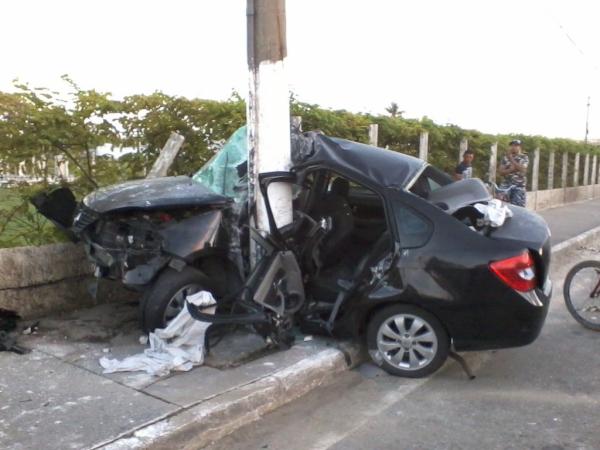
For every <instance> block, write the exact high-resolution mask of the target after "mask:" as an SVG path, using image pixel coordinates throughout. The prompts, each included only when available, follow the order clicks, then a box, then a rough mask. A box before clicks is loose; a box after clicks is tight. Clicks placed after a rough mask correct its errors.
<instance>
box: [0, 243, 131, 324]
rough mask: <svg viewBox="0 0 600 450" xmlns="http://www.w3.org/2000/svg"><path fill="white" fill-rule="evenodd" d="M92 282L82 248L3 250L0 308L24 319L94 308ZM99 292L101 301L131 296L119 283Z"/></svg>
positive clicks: (0, 252) (57, 246) (0, 253)
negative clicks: (87, 307) (91, 290)
mask: <svg viewBox="0 0 600 450" xmlns="http://www.w3.org/2000/svg"><path fill="white" fill-rule="evenodd" d="M93 282H95V280H94V278H93V277H92V266H91V264H90V263H89V262H88V261H87V258H86V256H85V252H84V251H83V248H82V247H81V246H80V245H75V244H71V243H68V244H52V245H43V246H40V247H17V248H8V249H0V308H5V309H10V310H13V311H16V312H17V313H19V315H21V317H23V318H25V319H30V318H36V317H41V316H44V315H47V314H49V313H54V312H58V311H68V310H72V309H76V308H80V307H82V306H91V305H93V304H95V303H96V300H95V299H94V298H93V297H92V296H91V295H90V294H89V291H88V286H89V285H90V283H93ZM100 290H101V292H99V295H98V298H100V299H102V301H111V300H115V299H117V298H122V297H123V296H126V297H127V296H128V295H129V294H127V293H126V292H124V291H123V290H122V289H121V288H119V287H118V286H117V283H110V282H108V283H103V284H102V285H101V286H100Z"/></svg>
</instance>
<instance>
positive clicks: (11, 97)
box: [0, 76, 598, 246]
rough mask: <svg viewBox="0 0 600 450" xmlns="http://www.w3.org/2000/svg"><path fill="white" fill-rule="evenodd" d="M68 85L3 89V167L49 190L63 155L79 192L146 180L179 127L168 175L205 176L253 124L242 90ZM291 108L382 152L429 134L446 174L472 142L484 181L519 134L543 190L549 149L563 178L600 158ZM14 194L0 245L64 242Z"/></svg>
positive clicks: (579, 149) (310, 124)
mask: <svg viewBox="0 0 600 450" xmlns="http://www.w3.org/2000/svg"><path fill="white" fill-rule="evenodd" d="M63 80H64V83H65V87H66V89H65V92H64V93H58V92H54V91H51V90H49V89H46V88H43V87H31V86H29V85H28V84H26V83H19V82H16V83H15V90H14V92H11V93H7V92H0V165H1V166H3V167H5V169H6V167H8V168H9V169H10V170H12V171H15V167H16V165H18V164H19V163H20V162H21V161H28V164H29V165H28V171H29V172H30V173H31V172H33V173H34V174H35V175H37V176H39V177H41V178H42V179H43V180H44V183H43V186H42V188H44V187H45V186H46V185H47V184H48V182H50V181H51V180H52V174H53V172H54V161H55V157H57V156H58V157H60V158H64V159H66V160H68V161H70V167H71V169H72V170H71V171H72V173H73V174H74V175H75V179H76V181H75V182H73V183H71V185H72V188H73V189H74V191H75V192H76V193H77V194H78V195H79V196H82V195H83V194H85V193H87V192H89V191H90V190H92V189H94V188H95V187H96V186H103V185H109V184H113V183H116V182H119V181H124V180H128V179H133V178H142V177H144V176H145V175H146V173H147V172H148V170H149V168H150V167H151V166H152V164H153V162H154V160H155V158H156V157H157V156H158V154H159V152H160V149H161V148H162V147H163V145H164V144H165V142H166V141H167V139H168V137H169V135H170V133H171V132H173V131H176V132H178V133H179V134H182V135H183V136H184V137H185V141H184V144H183V147H182V148H181V150H180V152H179V154H178V156H177V158H176V160H175V162H174V164H173V166H172V167H171V171H170V174H172V175H178V174H189V173H191V172H194V171H196V170H198V169H199V168H200V167H201V166H202V164H204V163H205V162H206V161H207V160H208V159H209V158H210V157H211V156H212V155H213V154H214V153H215V151H216V150H217V149H218V148H220V146H221V145H222V143H223V142H224V141H225V140H226V139H227V138H228V137H229V136H230V135H231V134H232V133H233V132H234V131H235V130H236V129H237V128H239V127H240V126H242V125H243V124H244V123H245V121H246V106H245V103H244V100H243V99H242V98H241V97H240V96H239V95H238V94H236V93H235V92H234V93H233V94H232V95H231V97H230V98H229V99H228V100H225V101H214V100H202V99H188V98H185V97H179V96H170V95H167V94H164V93H162V92H154V93H152V94H149V95H141V94H140V95H131V96H127V97H125V98H123V99H115V98H113V96H112V95H111V94H110V93H107V92H98V91H96V90H93V89H90V90H86V89H82V88H80V87H79V86H78V85H77V84H76V83H75V82H74V81H73V80H71V79H70V78H69V77H68V76H63ZM290 106H291V113H292V115H296V116H301V117H302V126H303V129H304V130H321V131H322V132H324V133H325V134H328V135H332V136H337V137H341V138H345V139H350V140H354V141H358V142H365V143H366V142H368V130H369V125H370V124H373V123H376V124H378V125H379V146H381V147H386V148H389V149H391V150H394V151H399V152H403V153H407V154H410V155H413V156H416V155H417V153H418V146H419V135H420V134H421V132H423V131H428V132H429V162H431V163H432V164H434V165H436V166H438V167H439V168H441V169H443V170H446V171H451V170H452V169H453V168H454V166H455V165H456V164H457V162H458V148H459V143H460V141H461V139H463V138H466V139H468V141H469V148H470V149H471V150H473V151H474V153H475V161H474V166H475V173H476V175H477V176H479V177H482V178H483V177H485V176H486V175H487V170H488V164H489V155H490V146H491V145H492V144H493V143H495V142H497V143H498V153H499V155H498V157H501V156H502V154H503V153H504V152H505V149H506V148H507V147H508V143H509V141H510V140H511V139H515V138H518V139H521V140H522V141H523V144H524V145H523V146H524V148H525V150H526V151H528V152H530V153H532V152H533V150H534V149H535V148H538V147H539V148H540V149H541V153H542V158H541V163H540V183H541V187H544V186H545V185H544V183H545V180H546V173H547V169H548V164H549V156H548V155H549V153H550V152H555V153H556V158H555V174H559V173H560V164H561V161H562V159H561V157H559V155H560V154H562V153H569V154H573V153H582V154H586V153H594V154H597V153H598V148H597V147H593V146H590V145H585V144H583V143H581V142H576V141H573V140H569V139H550V138H546V137H543V136H524V135H491V134H485V133H481V132H479V131H476V130H466V129H463V128H460V127H458V126H456V125H452V124H446V125H440V124H436V123H434V122H433V121H432V120H431V119H429V118H427V117H423V118H421V119H409V118H404V117H402V115H403V111H401V110H400V108H399V106H398V104H397V103H395V102H392V103H391V104H390V105H389V107H387V108H386V113H387V114H382V115H373V114H362V113H352V112H348V111H345V110H331V109H326V108H322V107H320V106H318V105H315V104H309V103H304V102H301V101H299V100H298V99H296V98H295V97H294V96H293V95H292V96H291V98H290ZM33 160H35V161H33ZM41 162H43V164H42V163H41ZM570 164H572V158H570ZM580 167H583V161H581V162H580ZM581 172H583V170H581ZM569 173H570V174H571V173H572V172H571V171H570V172H569ZM555 178H558V175H556V176H555ZM569 179H570V180H572V176H570V177H569ZM64 181H65V180H63V182H64ZM33 189H36V188H34V187H32V188H24V189H23V191H24V195H25V196H27V195H29V194H30V191H31V190H33ZM38 189H39V187H38ZM2 190H4V191H6V189H3V188H0V191H2ZM13 191H14V190H13ZM13 194H15V192H13ZM12 198H13V201H12V202H3V205H0V246H6V245H10V242H13V243H14V242H19V243H41V242H47V241H51V240H55V239H56V235H55V233H54V231H50V230H51V229H52V230H53V228H45V225H44V222H43V221H41V219H39V216H37V215H35V214H33V213H32V212H31V209H30V208H28V205H27V202H26V201H25V200H26V198H25V197H23V196H22V195H16V196H15V195H13V196H12ZM15 198H17V199H18V200H14V199H15ZM31 214H33V215H31ZM17 223H18V226H15V224H17ZM8 224H12V225H13V226H12V230H13V232H15V233H16V234H14V236H18V239H9V238H7V236H8V235H9V234H10V233H8V231H7V230H8V229H9V228H10V227H9V226H8ZM13 245H14V244H13Z"/></svg>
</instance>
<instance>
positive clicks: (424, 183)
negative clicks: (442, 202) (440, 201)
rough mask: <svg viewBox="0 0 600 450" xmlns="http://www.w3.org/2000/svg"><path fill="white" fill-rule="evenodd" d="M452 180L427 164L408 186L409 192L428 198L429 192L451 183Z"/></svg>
mask: <svg viewBox="0 0 600 450" xmlns="http://www.w3.org/2000/svg"><path fill="white" fill-rule="evenodd" d="M452 181H453V180H452V177H451V176H450V175H448V174H446V173H444V172H442V171H441V170H439V169H437V168H435V167H433V166H427V167H426V168H425V170H424V171H423V172H422V173H421V175H419V178H417V181H415V182H414V184H413V185H412V187H411V188H410V192H412V193H413V194H415V195H418V196H419V197H421V198H424V199H428V198H429V194H430V193H432V192H434V191H436V190H438V189H439V188H441V187H442V186H446V185H447V184H450V183H452Z"/></svg>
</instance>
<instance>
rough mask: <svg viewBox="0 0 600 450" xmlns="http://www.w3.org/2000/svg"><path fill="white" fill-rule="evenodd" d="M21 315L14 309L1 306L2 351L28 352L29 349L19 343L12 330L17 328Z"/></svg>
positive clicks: (0, 345) (0, 344)
mask: <svg viewBox="0 0 600 450" xmlns="http://www.w3.org/2000/svg"><path fill="white" fill-rule="evenodd" d="M20 318H21V317H20V316H19V315H18V314H17V313H16V312H14V311H11V310H9V309H4V308H0V352H13V353H17V354H19V355H22V354H24V353H27V351H28V350H27V349H26V348H24V347H21V346H20V345H17V343H16V338H15V336H14V334H12V333H11V332H12V331H14V330H15V329H16V328H17V320H19V319H20Z"/></svg>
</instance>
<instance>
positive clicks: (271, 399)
mask: <svg viewBox="0 0 600 450" xmlns="http://www.w3.org/2000/svg"><path fill="white" fill-rule="evenodd" d="M541 215H542V216H543V217H544V218H545V219H546V220H547V221H548V223H549V225H550V228H551V230H552V233H553V244H558V243H560V242H562V241H565V240H566V239H569V238H573V237H575V236H578V235H580V234H581V233H583V232H585V231H588V230H591V229H594V228H595V227H598V226H600V200H594V201H589V202H584V203H579V204H574V205H569V206H566V207H560V208H555V209H552V210H547V211H543V212H541ZM136 319H137V306H136V305H135V304H134V303H113V304H108V305H100V306H97V307H94V308H91V309H86V310H80V311H77V312H74V313H69V314H64V315H61V316H56V317H50V318H46V319H43V320H42V321H41V322H40V327H39V330H38V333H37V334H35V335H29V336H22V338H21V339H20V343H21V344H22V345H24V346H26V347H28V348H31V349H32V351H31V353H29V354H27V355H23V356H19V355H16V354H12V353H5V352H2V353H0V368H1V370H0V448H6V449H23V450H25V449H31V448H44V449H67V448H74V449H80V448H88V449H94V448H110V449H125V448H143V447H148V446H152V447H153V448H177V447H182V446H183V445H184V444H185V443H186V442H188V443H189V442H190V441H191V440H193V442H194V448H197V447H200V446H201V445H204V444H206V443H209V442H210V441H211V440H215V439H218V438H219V437H221V436H223V435H225V434H227V433H229V432H231V431H232V430H234V429H236V428H238V427H239V426H241V425H244V424H246V423H249V422H251V421H253V420H256V419H257V418H259V417H260V416H261V415H263V414H264V413H266V412H268V411H270V410H273V409H275V408H277V407H279V406H281V405H283V404H284V403H286V402H289V401H291V400H293V399H294V398H297V397H299V396H301V395H303V394H305V393H307V392H309V391H310V390H312V389H314V388H315V387H317V386H318V385H320V384H322V383H323V382H325V381H327V380H328V379H331V378H333V377H335V376H336V374H337V373H339V372H341V371H344V370H347V369H348V368H349V367H351V366H352V365H354V364H356V363H357V362H359V361H360V357H359V351H358V348H357V346H352V345H349V344H346V343H338V342H335V341H332V340H327V339H313V340H307V341H304V337H302V336H299V339H298V343H297V344H296V345H295V346H294V347H292V348H291V349H290V350H288V351H279V352H273V351H271V350H269V349H268V348H266V346H265V345H264V343H263V342H262V339H260V338H258V337H257V336H255V335H252V334H250V333H245V332H241V331H240V332H238V333H236V334H234V335H231V336H229V337H227V338H226V340H224V341H223V342H221V343H220V344H219V345H218V346H217V347H215V348H214V349H213V350H212V351H211V354H210V356H209V357H208V358H207V360H206V364H205V365H204V366H202V367H197V368H195V369H193V370H192V371H190V372H183V373H172V374H171V375H169V376H166V377H162V378H156V377H150V376H148V375H145V374H143V373H121V374H111V375H103V374H102V373H101V368H100V366H99V364H98V359H99V358H100V357H102V356H108V357H112V358H122V357H124V356H126V355H130V354H133V353H137V352H140V351H142V350H143V348H144V346H143V345H141V344H140V343H139V341H138V339H139V336H140V334H141V333H140V331H139V329H138V327H137V320H136ZM170 438H173V439H170ZM178 443H179V444H181V445H177V444H178Z"/></svg>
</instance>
